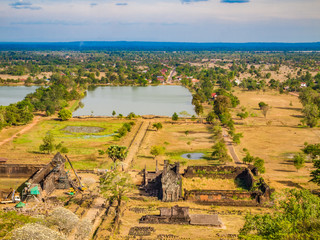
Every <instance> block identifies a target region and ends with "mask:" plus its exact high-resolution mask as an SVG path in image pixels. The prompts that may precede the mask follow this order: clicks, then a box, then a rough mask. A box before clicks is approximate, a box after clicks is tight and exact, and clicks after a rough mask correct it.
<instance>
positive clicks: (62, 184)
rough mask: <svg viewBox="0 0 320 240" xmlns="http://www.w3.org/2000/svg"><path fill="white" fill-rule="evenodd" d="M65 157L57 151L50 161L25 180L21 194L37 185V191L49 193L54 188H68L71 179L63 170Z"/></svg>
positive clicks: (25, 194)
mask: <svg viewBox="0 0 320 240" xmlns="http://www.w3.org/2000/svg"><path fill="white" fill-rule="evenodd" d="M65 162H66V160H65V158H64V157H63V156H61V154H60V153H57V154H56V155H55V156H54V158H53V159H52V160H51V162H50V163H48V164H47V165H45V166H44V167H43V168H41V169H40V170H38V171H37V172H36V173H34V174H33V175H32V176H31V177H30V178H29V179H28V181H27V182H26V186H27V187H26V188H25V189H24V191H23V195H24V196H27V195H28V194H29V190H30V189H32V188H34V187H35V186H38V189H39V193H40V194H41V195H42V196H44V195H50V194H51V193H52V192H53V191H54V190H55V189H69V188H70V187H71V186H72V184H73V183H72V181H71V180H70V179H69V177H68V174H67V172H66V171H65Z"/></svg>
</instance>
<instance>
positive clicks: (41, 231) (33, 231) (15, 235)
mask: <svg viewBox="0 0 320 240" xmlns="http://www.w3.org/2000/svg"><path fill="white" fill-rule="evenodd" d="M11 239H12V240H26V239H32V240H52V239H55V240H66V239H67V238H66V237H65V236H63V235H61V234H60V233H58V232H56V231H53V230H51V229H50V228H48V227H46V226H43V225H40V224H38V223H28V224H26V225H24V226H23V227H21V228H18V229H16V230H14V231H13V232H12V237H11Z"/></svg>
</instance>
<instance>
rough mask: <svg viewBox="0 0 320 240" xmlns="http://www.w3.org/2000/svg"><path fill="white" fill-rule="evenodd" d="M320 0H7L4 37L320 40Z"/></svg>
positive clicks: (0, 21)
mask: <svg viewBox="0 0 320 240" xmlns="http://www.w3.org/2000/svg"><path fill="white" fill-rule="evenodd" d="M319 10H320V0H1V1H0V42H70V41H157V42H319V41H320V14H319Z"/></svg>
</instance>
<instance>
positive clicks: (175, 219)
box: [140, 205, 223, 227]
mask: <svg viewBox="0 0 320 240" xmlns="http://www.w3.org/2000/svg"><path fill="white" fill-rule="evenodd" d="M159 210H160V215H146V216H143V217H142V218H141V219H140V223H151V224H185V225H189V224H190V225H203V226H215V227H222V226H223V224H222V221H221V220H220V218H219V216H218V215H217V214H211V215H204V214H189V207H179V206H178V205H177V206H174V207H172V208H165V207H163V208H159Z"/></svg>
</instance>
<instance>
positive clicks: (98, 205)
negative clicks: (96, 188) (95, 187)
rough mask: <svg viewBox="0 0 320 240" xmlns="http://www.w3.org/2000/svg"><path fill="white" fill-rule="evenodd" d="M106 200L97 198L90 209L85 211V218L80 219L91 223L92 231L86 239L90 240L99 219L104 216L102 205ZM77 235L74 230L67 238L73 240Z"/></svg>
mask: <svg viewBox="0 0 320 240" xmlns="http://www.w3.org/2000/svg"><path fill="white" fill-rule="evenodd" d="M105 201H106V200H105V199H104V198H102V197H98V198H96V199H95V200H94V202H93V204H92V206H91V207H90V209H89V210H88V211H87V213H86V214H85V216H84V217H83V218H82V219H87V220H88V221H89V222H91V223H92V230H91V232H90V235H89V237H88V238H87V239H91V238H92V236H93V234H94V232H95V230H96V229H97V227H98V226H99V224H100V222H101V217H102V215H103V214H104V211H103V210H104V209H105V208H104V207H103V204H104V202H105ZM76 234H77V230H76V228H74V229H73V231H72V232H71V233H70V235H69V236H68V240H74V239H75V237H76Z"/></svg>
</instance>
